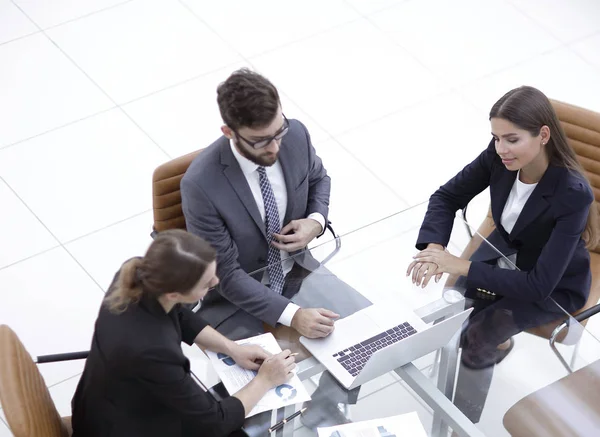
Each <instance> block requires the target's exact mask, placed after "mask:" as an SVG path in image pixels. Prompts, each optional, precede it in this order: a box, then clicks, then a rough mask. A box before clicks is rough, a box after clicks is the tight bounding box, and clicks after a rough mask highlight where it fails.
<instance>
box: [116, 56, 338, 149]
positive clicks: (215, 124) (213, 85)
mask: <svg viewBox="0 0 600 437" xmlns="http://www.w3.org/2000/svg"><path fill="white" fill-rule="evenodd" d="M242 66H243V65H242V64H240V65H236V66H232V67H228V68H226V69H223V70H219V71H218V72H216V73H211V74H209V75H207V76H203V77H200V78H198V79H194V80H193V81H190V82H186V83H185V84H182V85H179V86H175V87H172V88H168V89H166V90H164V91H161V92H159V93H156V94H153V95H151V96H148V97H145V98H142V99H140V100H136V101H134V102H132V103H129V104H127V105H125V106H124V107H123V109H124V110H125V112H127V113H128V114H129V115H130V116H131V117H132V118H133V119H134V120H135V121H136V123H138V124H139V125H140V126H141V128H142V129H144V131H145V132H147V133H148V135H150V136H151V137H152V138H153V139H154V140H155V141H156V142H157V143H158V144H159V145H160V146H161V148H163V150H165V151H166V152H167V153H168V154H169V155H170V156H171V157H172V158H175V157H177V156H181V155H185V154H186V153H190V152H193V151H195V150H198V149H201V148H204V147H208V146H209V145H210V144H212V143H213V141H215V140H216V139H217V138H219V137H220V136H221V135H222V133H221V126H222V125H223V120H222V119H221V114H220V113H219V107H218V105H217V101H216V95H217V94H216V92H217V86H218V85H219V84H220V83H221V82H223V81H224V80H225V79H227V77H229V75H230V74H231V73H232V72H233V71H235V70H236V69H237V68H241V67H242ZM280 98H281V103H282V108H283V111H284V113H285V115H286V116H287V117H288V118H297V119H299V120H300V121H302V122H303V123H304V124H305V125H306V126H307V128H308V129H309V132H310V134H311V137H312V140H313V141H318V140H322V139H325V138H327V137H328V134H327V133H326V132H324V131H323V130H322V129H320V128H319V126H318V125H317V124H316V123H315V121H314V120H312V119H311V118H310V117H309V116H308V115H306V114H305V113H304V112H303V111H302V110H300V109H299V108H298V107H297V106H296V105H295V104H294V103H292V102H291V101H290V99H289V98H288V97H287V96H286V95H285V94H283V93H281V92H280ZM165 108H168V110H165Z"/></svg>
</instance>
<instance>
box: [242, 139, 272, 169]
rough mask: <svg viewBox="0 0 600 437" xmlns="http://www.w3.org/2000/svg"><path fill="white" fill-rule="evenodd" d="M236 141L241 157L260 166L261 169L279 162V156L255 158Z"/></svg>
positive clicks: (269, 155)
mask: <svg viewBox="0 0 600 437" xmlns="http://www.w3.org/2000/svg"><path fill="white" fill-rule="evenodd" d="M234 141H235V145H236V146H237V150H238V152H240V155H242V156H243V157H244V158H246V159H247V160H249V161H252V162H253V163H255V164H256V165H260V166H261V167H271V166H272V165H273V164H275V163H276V162H277V154H271V153H269V154H267V155H261V156H254V155H252V154H251V153H250V152H249V151H248V150H247V149H246V148H245V147H244V146H243V145H241V144H240V143H239V141H237V140H234ZM259 150H260V149H259Z"/></svg>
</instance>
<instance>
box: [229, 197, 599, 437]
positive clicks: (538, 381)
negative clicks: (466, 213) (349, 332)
mask: <svg viewBox="0 0 600 437" xmlns="http://www.w3.org/2000/svg"><path fill="white" fill-rule="evenodd" d="M426 210H427V203H423V204H420V205H417V206H415V207H412V208H409V209H407V210H405V211H401V212H399V213H397V214H394V215H392V216H389V217H387V218H384V219H382V220H379V221H377V222H375V223H372V224H369V225H367V226H364V227H362V228H360V229H357V230H355V231H353V232H349V233H347V234H345V235H341V236H338V237H337V238H335V239H330V240H329V241H323V240H324V239H326V238H328V237H327V236H328V235H330V234H328V233H327V234H325V235H324V236H323V237H321V238H320V239H318V240H316V241H315V242H313V244H315V245H314V247H311V248H310V249H309V250H306V251H304V252H301V253H298V254H295V255H294V256H293V257H292V259H290V260H287V261H284V264H285V266H284V271H286V270H289V269H290V268H291V271H290V273H288V276H287V277H286V289H285V290H284V294H286V293H287V294H286V295H288V296H292V297H291V298H292V300H293V301H294V302H296V303H298V304H299V305H300V306H302V307H323V308H327V309H329V310H332V311H335V312H337V313H340V314H341V315H342V317H347V316H348V315H350V314H352V313H353V312H355V311H358V310H360V309H362V308H365V307H367V306H369V305H371V303H378V302H385V301H387V300H388V299H390V298H399V299H401V300H402V302H403V306H404V307H405V308H406V309H409V310H412V311H413V312H414V313H415V314H416V315H417V316H418V317H420V318H421V319H422V320H423V321H424V322H425V323H427V324H434V323H439V322H440V321H442V320H444V319H445V318H448V317H450V316H452V315H455V314H457V313H459V312H461V311H463V310H464V309H465V308H468V307H475V309H476V310H477V311H479V312H478V316H477V318H476V316H475V315H473V314H472V317H471V319H470V322H469V328H468V329H463V333H464V334H462V335H461V331H460V330H459V331H458V332H457V333H456V334H455V335H454V337H453V338H452V340H451V341H450V342H449V343H448V344H447V345H445V346H444V347H443V348H441V349H440V350H438V351H434V352H432V353H430V354H428V355H426V356H424V357H421V358H419V359H417V360H415V361H413V362H412V363H409V364H406V365H404V366H402V367H400V368H398V369H396V370H395V371H394V372H390V373H387V374H384V375H382V376H380V377H379V378H376V379H375V380H372V381H370V382H369V383H367V384H365V385H363V386H362V387H359V388H357V389H354V390H350V391H348V390H345V389H344V388H343V387H342V386H341V385H339V384H338V383H337V382H336V381H335V379H334V378H333V377H332V376H331V375H329V373H328V372H326V371H325V369H324V367H323V366H322V365H321V364H320V363H319V362H318V361H317V360H316V359H315V358H314V357H312V356H311V355H310V354H309V353H308V351H307V350H306V349H304V347H302V345H301V344H300V342H299V335H298V334H297V333H296V332H295V331H294V330H293V329H291V328H288V327H285V326H278V327H277V328H275V329H273V328H270V327H264V329H266V330H269V331H271V332H273V333H274V335H275V337H276V338H277V339H278V342H279V343H280V345H281V347H282V348H283V349H285V348H289V349H291V350H292V351H293V352H298V353H299V355H298V356H297V357H296V358H297V364H298V375H299V376H300V378H301V380H303V381H304V384H305V386H306V387H307V389H308V390H309V392H311V393H313V395H312V396H313V400H312V401H311V402H310V403H307V404H306V405H304V407H307V411H306V412H305V413H304V414H303V415H302V417H301V418H296V419H295V420H294V421H293V422H291V423H289V424H287V425H286V426H285V427H284V428H283V429H282V430H280V431H277V434H278V435H279V436H283V435H286V436H287V435H291V433H295V434H296V435H299V436H302V437H305V436H306V437H308V436H314V435H316V432H317V431H316V427H318V426H331V425H334V424H341V423H345V422H349V421H358V420H367V419H376V418H379V417H387V416H391V415H395V414H402V413H406V412H410V411H414V410H417V411H418V413H419V417H420V419H421V422H422V423H423V425H424V427H425V429H426V431H427V433H428V435H431V436H436V437H438V436H447V435H449V433H450V432H451V431H452V430H453V431H454V432H455V433H456V435H459V436H484V435H485V436H506V435H509V434H508V433H507V431H506V430H505V428H504V426H503V417H504V415H505V413H506V412H507V411H508V409H509V408H510V407H511V406H513V405H514V404H515V403H516V402H518V401H519V400H520V399H521V398H523V397H525V396H526V395H529V394H530V393H533V392H535V391H536V390H538V389H541V388H543V387H545V386H547V385H549V384H551V383H552V382H555V381H557V380H559V379H560V378H563V377H565V376H567V375H568V374H569V373H570V371H571V370H575V369H580V368H582V367H584V366H586V365H588V364H590V363H592V362H594V361H596V360H598V359H599V358H600V342H599V341H598V340H597V339H596V338H595V337H593V336H592V335H591V334H590V333H589V332H588V331H586V330H585V329H584V328H583V327H582V326H581V325H580V324H578V323H577V322H576V321H575V320H574V319H573V318H571V317H570V316H569V314H568V313H567V312H566V311H564V310H563V309H562V308H561V307H560V305H559V304H558V303H556V302H554V301H553V300H552V299H548V300H546V301H545V302H544V304H543V311H536V310H535V308H534V309H533V310H531V308H529V311H522V310H521V309H519V308H516V309H514V308H511V306H510V305H499V301H501V300H499V301H497V300H496V299H497V296H494V295H492V294H490V293H489V292H487V291H486V290H480V289H467V288H466V281H464V278H455V277H449V276H448V275H444V276H443V277H442V279H441V280H440V281H439V282H438V283H435V282H434V281H433V280H432V281H431V282H430V283H429V285H428V286H427V287H426V288H421V287H419V286H417V285H413V283H412V281H411V278H409V277H407V276H406V272H407V267H408V265H409V264H410V262H411V261H412V260H413V258H412V257H413V256H414V255H415V254H416V253H418V251H417V250H416V249H415V243H416V241H417V235H418V232H419V229H420V226H421V223H422V221H423V218H424V216H425V212H426ZM478 227H479V223H477V224H475V225H474V226H470V225H469V224H468V223H466V222H465V221H464V220H463V219H462V217H461V215H460V213H459V214H458V215H457V217H456V219H455V223H454V229H453V233H452V236H451V239H450V242H449V244H448V247H447V250H448V251H449V252H451V253H452V254H454V255H457V256H460V255H461V254H463V252H464V251H465V249H466V248H467V246H468V245H469V242H470V241H471V236H470V235H469V232H468V229H469V228H470V229H471V232H472V233H473V234H476V229H477V228H478ZM475 238H476V239H477V240H476V241H473V242H472V243H471V246H473V244H475V243H476V244H480V245H481V248H480V249H479V251H478V252H477V253H480V252H483V253H488V255H489V253H496V254H499V252H498V250H497V249H496V248H495V247H494V246H493V245H492V244H491V243H490V242H489V241H487V240H485V239H482V238H479V237H478V236H477V235H476V236H475ZM498 256H500V255H498ZM504 261H505V263H504V266H505V268H510V267H511V265H512V267H513V268H514V264H512V263H511V260H510V259H508V258H506V257H504ZM495 262H496V261H494V263H495ZM292 265H293V266H292ZM255 274H256V277H259V278H260V277H262V275H263V271H258V272H255ZM490 302H491V304H490ZM506 302H508V301H506ZM484 308H485V309H484ZM538 309H539V308H538ZM234 317H235V316H234ZM565 319H569V320H568V324H569V326H568V327H567V328H566V329H563V330H561V331H560V333H559V335H558V337H557V341H556V342H555V345H554V346H553V347H551V346H550V344H549V339H548V338H543V337H540V336H537V335H534V334H532V333H528V332H526V331H525V332H519V331H521V328H522V327H523V326H529V325H532V326H533V325H546V326H545V328H546V331H548V335H550V334H551V333H552V331H553V329H554V326H557V325H559V324H560V322H561V321H563V320H565ZM549 322H554V326H550V325H547V324H548V323H549ZM498 327H501V328H498ZM250 329H252V328H250ZM498 329H501V330H503V332H505V333H506V332H513V331H514V332H515V333H514V336H513V339H514V348H513V349H512V351H511V352H510V353H509V354H508V355H507V356H506V358H505V359H504V360H503V361H502V362H500V363H499V364H498V365H496V366H493V365H492V366H491V367H487V368H484V369H473V367H477V366H478V364H481V363H482V362H486V360H488V361H489V359H490V358H489V357H490V354H491V356H492V357H495V356H496V355H498V354H497V353H496V350H497V346H498V344H499V340H498V338H500V337H501V335H500V334H501V332H500V333H498ZM255 333H256V332H249V335H254V334H255ZM490 333H492V334H490ZM496 334H497V335H496ZM542 334H543V333H542ZM494 341H496V343H495V344H493V345H492V346H491V347H490V342H492V343H493V342H494ZM461 355H462V358H461ZM492 359H493V358H492ZM482 360H483V361H482ZM464 362H466V363H469V367H466V366H465V364H463V363H464ZM374 392H378V393H376V395H377V396H376V395H375V394H373V393H374ZM384 392H385V393H384ZM376 398H377V399H376ZM374 402H376V404H375V405H374ZM302 407H303V405H302V404H298V405H292V406H289V407H286V408H282V409H280V410H278V411H275V412H273V413H271V412H268V413H263V414H261V415H258V416H255V417H254V418H250V419H248V420H247V427H246V429H247V430H248V433H249V434H250V435H266V434H267V429H268V427H269V426H271V425H273V424H275V423H277V422H278V421H280V420H282V419H283V418H285V417H288V416H290V415H291V414H292V413H294V412H295V411H297V410H298V409H300V408H302ZM474 422H475V423H474Z"/></svg>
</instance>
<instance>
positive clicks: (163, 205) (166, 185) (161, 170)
mask: <svg viewBox="0 0 600 437" xmlns="http://www.w3.org/2000/svg"><path fill="white" fill-rule="evenodd" d="M201 151H202V149H201V150H197V151H195V152H192V153H188V154H187V155H183V156H180V157H179V158H175V159H173V160H171V161H169V162H165V163H164V164H162V165H160V166H159V167H158V168H157V169H156V170H154V174H153V175H152V209H153V211H154V227H153V230H154V232H161V231H166V230H167V229H186V226H185V217H184V216H183V210H182V209H181V190H180V188H179V184H180V183H181V179H182V178H183V175H184V174H185V172H186V171H187V169H188V167H189V166H190V164H191V163H192V161H193V160H194V158H195V157H196V156H198V154H199V153H200V152H201ZM153 234H154V233H153Z"/></svg>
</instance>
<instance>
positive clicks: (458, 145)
mask: <svg viewBox="0 0 600 437" xmlns="http://www.w3.org/2000/svg"><path fill="white" fill-rule="evenodd" d="M489 132H490V127H489V121H488V118H487V116H486V114H485V113H484V112H483V111H478V110H476V109H475V108H474V107H473V106H472V105H471V104H469V103H468V102H466V101H465V100H463V99H462V98H461V97H460V96H459V95H457V94H455V93H451V94H446V95H444V96H440V97H436V98H433V99H430V100H428V101H427V102H424V103H422V104H419V105H417V106H415V107H412V108H408V109H405V110H402V111H400V112H398V113H396V114H394V115H391V116H389V117H385V118H383V119H381V120H378V121H376V122H374V123H370V124H368V125H366V126H363V127H361V128H357V129H354V130H351V131H349V132H347V133H346V134H344V135H342V136H340V137H338V140H339V142H340V143H341V144H342V145H343V146H344V147H345V148H346V149H347V150H348V151H350V152H351V153H352V154H353V155H354V156H356V157H357V158H358V159H359V160H360V161H361V162H362V163H363V164H364V165H366V166H367V167H368V168H369V169H371V171H373V173H375V174H377V175H378V177H379V178H381V179H382V180H383V181H384V182H385V183H386V184H387V185H388V186H390V187H391V188H392V189H393V190H394V191H395V192H396V194H397V195H398V196H400V197H402V199H403V200H405V201H406V203H408V204H409V205H415V204H417V203H419V202H423V201H426V200H427V199H428V198H429V196H430V195H431V194H432V193H433V192H434V191H435V190H436V189H438V188H439V187H440V185H442V184H444V183H445V182H446V181H447V180H449V179H450V178H451V177H453V176H454V175H455V174H456V173H458V171H460V169H462V168H463V167H464V166H465V165H467V164H469V163H470V162H471V161H472V160H473V159H474V158H475V157H477V155H479V153H481V152H482V151H483V150H484V149H485V148H486V147H487V146H488V144H489V141H490V139H491V135H490V133H489Z"/></svg>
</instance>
